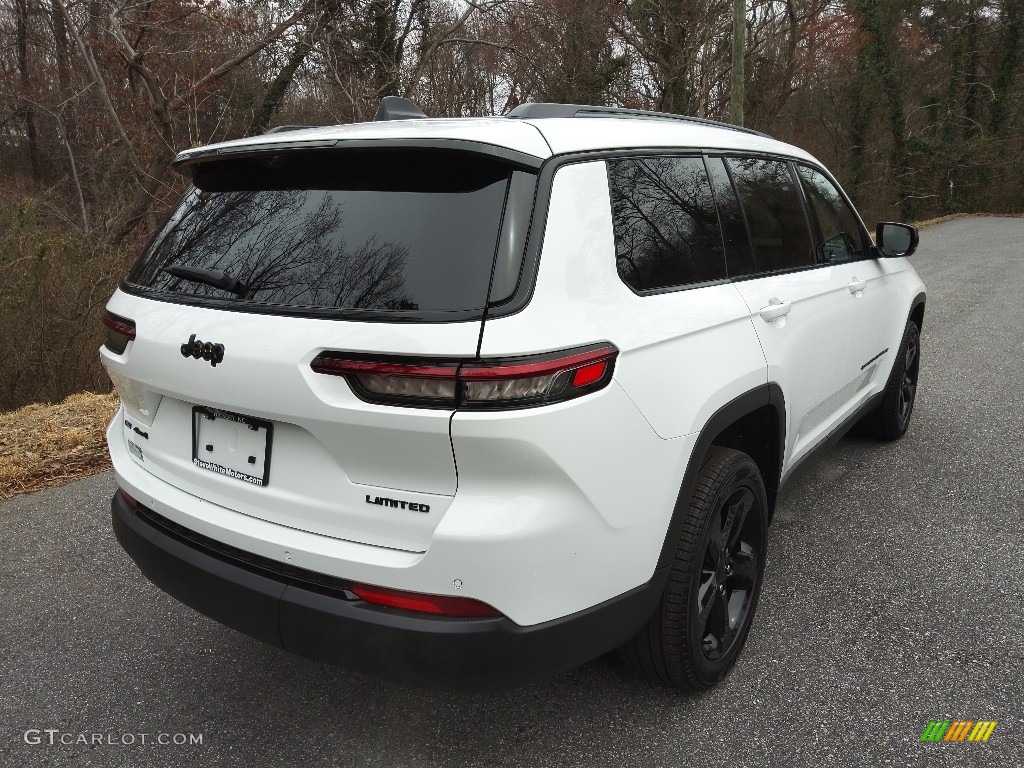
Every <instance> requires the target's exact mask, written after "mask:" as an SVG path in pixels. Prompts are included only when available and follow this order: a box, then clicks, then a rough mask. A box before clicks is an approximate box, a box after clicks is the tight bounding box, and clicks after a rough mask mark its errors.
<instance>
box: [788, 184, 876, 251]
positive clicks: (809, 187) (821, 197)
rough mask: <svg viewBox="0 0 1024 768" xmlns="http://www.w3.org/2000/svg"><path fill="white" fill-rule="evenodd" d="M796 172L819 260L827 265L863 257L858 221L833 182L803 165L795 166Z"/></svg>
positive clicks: (863, 247)
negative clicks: (817, 234) (816, 238)
mask: <svg viewBox="0 0 1024 768" xmlns="http://www.w3.org/2000/svg"><path fill="white" fill-rule="evenodd" d="M796 171H797V175H798V176H799V177H800V182H801V183H802V184H803V185H804V192H805V193H806V195H807V200H808V201H809V202H810V204H811V210H812V211H813V212H814V216H815V219H816V221H817V224H818V229H819V232H820V234H821V252H822V257H823V259H824V260H825V261H827V262H829V263H831V264H842V263H844V262H847V261H856V260H858V259H863V258H864V257H865V255H866V248H865V244H864V239H863V238H862V237H861V228H860V223H859V222H858V221H857V216H856V215H855V214H854V212H853V210H852V209H851V208H850V206H849V205H847V203H846V200H844V199H843V196H842V194H841V193H840V192H839V190H838V189H837V188H836V185H835V184H833V183H832V182H831V181H830V180H829V179H828V177H827V176H825V174H823V173H821V172H819V171H816V170H814V169H813V168H809V167H808V166H806V165H797V166H796Z"/></svg>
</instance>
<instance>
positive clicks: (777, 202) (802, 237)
mask: <svg viewBox="0 0 1024 768" xmlns="http://www.w3.org/2000/svg"><path fill="white" fill-rule="evenodd" d="M708 163H709V167H710V168H711V169H712V175H713V177H714V178H715V179H717V182H716V194H717V197H718V200H719V205H720V206H723V205H724V207H725V210H724V211H723V213H722V218H723V224H725V229H726V239H727V247H729V272H730V277H731V278H733V280H734V281H735V286H736V289H737V290H738V291H739V292H740V295H741V296H742V297H743V300H744V301H745V302H746V304H747V307H748V309H749V311H750V318H751V322H752V323H753V325H754V329H755V330H756V332H757V337H758V339H759V340H760V342H761V347H762V349H763V350H764V354H765V357H766V359H767V361H768V380H769V381H770V382H775V383H777V384H779V385H780V386H781V387H782V390H783V393H784V395H785V399H786V415H787V425H786V460H785V463H786V466H790V465H792V462H794V461H796V460H799V458H800V457H801V456H802V455H803V454H804V453H806V452H807V450H808V449H809V448H810V447H812V446H813V445H814V444H815V443H816V442H817V440H818V439H819V438H820V437H821V435H822V434H823V433H824V432H825V431H827V430H828V428H829V426H830V425H831V424H832V422H833V421H834V419H835V415H836V413H837V411H838V409H839V399H840V392H841V390H842V388H843V382H844V378H845V375H846V352H845V345H846V339H847V321H848V316H847V315H846V314H844V310H845V308H846V307H845V303H844V302H841V301H840V299H841V298H843V296H841V295H840V291H844V292H845V291H846V287H845V285H840V284H839V283H837V279H836V277H835V275H833V274H831V273H830V272H829V271H828V270H827V269H820V268H819V267H818V264H817V262H816V260H815V256H814V248H813V241H812V238H811V232H810V229H809V225H808V221H807V218H806V216H805V214H804V207H803V201H802V197H801V192H800V188H799V186H798V185H797V180H796V178H795V176H794V174H793V172H792V170H791V167H790V164H789V162H788V161H786V160H782V159H774V158H764V157H726V158H714V157H711V158H708ZM737 198H738V205H737V202H736V201H737ZM730 208H732V209H734V210H733V211H730ZM737 214H738V215H739V217H741V218H742V221H743V223H744V228H745V229H746V234H747V236H748V239H747V242H744V240H743V239H742V235H741V236H736V235H735V234H734V235H732V236H731V237H730V235H729V230H730V226H729V224H728V222H729V221H730V220H733V221H735V220H736V219H737ZM730 241H731V242H730ZM747 243H749V245H747ZM846 295H847V296H848V295H849V294H848V292H847V294H846Z"/></svg>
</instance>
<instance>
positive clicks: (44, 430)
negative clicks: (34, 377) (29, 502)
mask: <svg viewBox="0 0 1024 768" xmlns="http://www.w3.org/2000/svg"><path fill="white" fill-rule="evenodd" d="M117 406H118V399H117V393H116V392H112V393H110V394H109V395H97V394H94V393H92V392H83V393H81V394H77V395H71V396H70V397H68V398H67V399H66V400H64V402H62V403H60V404H58V405H39V404H36V405H26V406H25V407H24V408H19V409H18V410H16V411H10V412H8V413H0V499H9V498H11V497H12V496H17V495H18V494H21V493H30V492H32V491H38V490H39V489H41V488H49V487H51V486H54V485H61V484H63V483H67V482H70V481H71V480H78V479H79V478H82V477H87V476H88V475H92V474H95V473H97V472H102V471H103V470H105V469H110V458H109V457H108V456H107V443H106V439H105V437H104V432H105V430H106V428H107V424H109V423H110V420H111V418H113V416H114V411H116V410H117Z"/></svg>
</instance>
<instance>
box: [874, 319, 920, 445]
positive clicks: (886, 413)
mask: <svg viewBox="0 0 1024 768" xmlns="http://www.w3.org/2000/svg"><path fill="white" fill-rule="evenodd" d="M920 366H921V332H920V330H919V329H918V327H917V323H915V322H914V321H913V320H909V321H907V327H906V329H905V330H904V331H903V340H902V341H901V342H900V348H899V351H898V352H897V353H896V362H894V363H893V366H892V373H890V374H889V381H888V382H886V385H885V391H884V394H883V395H882V402H881V403H879V404H878V407H877V408H875V410H873V411H872V412H871V413H869V414H868V415H867V416H865V417H864V419H863V420H862V421H861V430H860V431H861V432H863V433H864V434H867V435H869V436H870V437H875V438H878V439H879V440H888V441H892V440H899V439H900V438H901V437H903V435H905V434H906V432H907V427H909V426H910V417H911V416H912V415H913V413H914V401H915V400H916V399H917V374H918V371H919V370H920Z"/></svg>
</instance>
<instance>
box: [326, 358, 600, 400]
mask: <svg viewBox="0 0 1024 768" xmlns="http://www.w3.org/2000/svg"><path fill="white" fill-rule="evenodd" d="M618 353H619V351H618V349H616V348H615V347H614V346H613V345H611V344H607V343H605V344H593V345H591V346H588V347H579V348H576V349H570V350H564V351H561V352H552V353H548V354H544V355H531V356H529V357H515V358H505V359H490V360H413V359H410V358H399V357H392V358H381V357H370V356H366V355H347V354H344V353H340V352H323V353H321V354H320V355H318V356H317V357H316V359H314V360H313V362H312V363H311V366H312V368H313V370H314V371H316V372H317V373H324V374H328V375H333V376H344V377H345V378H346V379H347V380H348V382H349V385H350V386H351V387H352V390H353V391H354V392H355V393H356V395H358V396H359V397H360V398H361V399H363V400H366V401H367V402H371V403H382V404H385V405H410V406H418V407H427V408H429V407H435V408H463V409H467V410H488V409H499V408H526V407H530V406H537V405H548V404H550V403H558V402H562V401H564V400H571V399H573V398H575V397H580V396H582V395H586V394H589V393H591V392H596V391H597V390H599V389H602V388H603V387H605V386H606V385H607V384H608V382H609V381H611V378H612V371H613V369H614V365H615V357H616V355H618Z"/></svg>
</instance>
